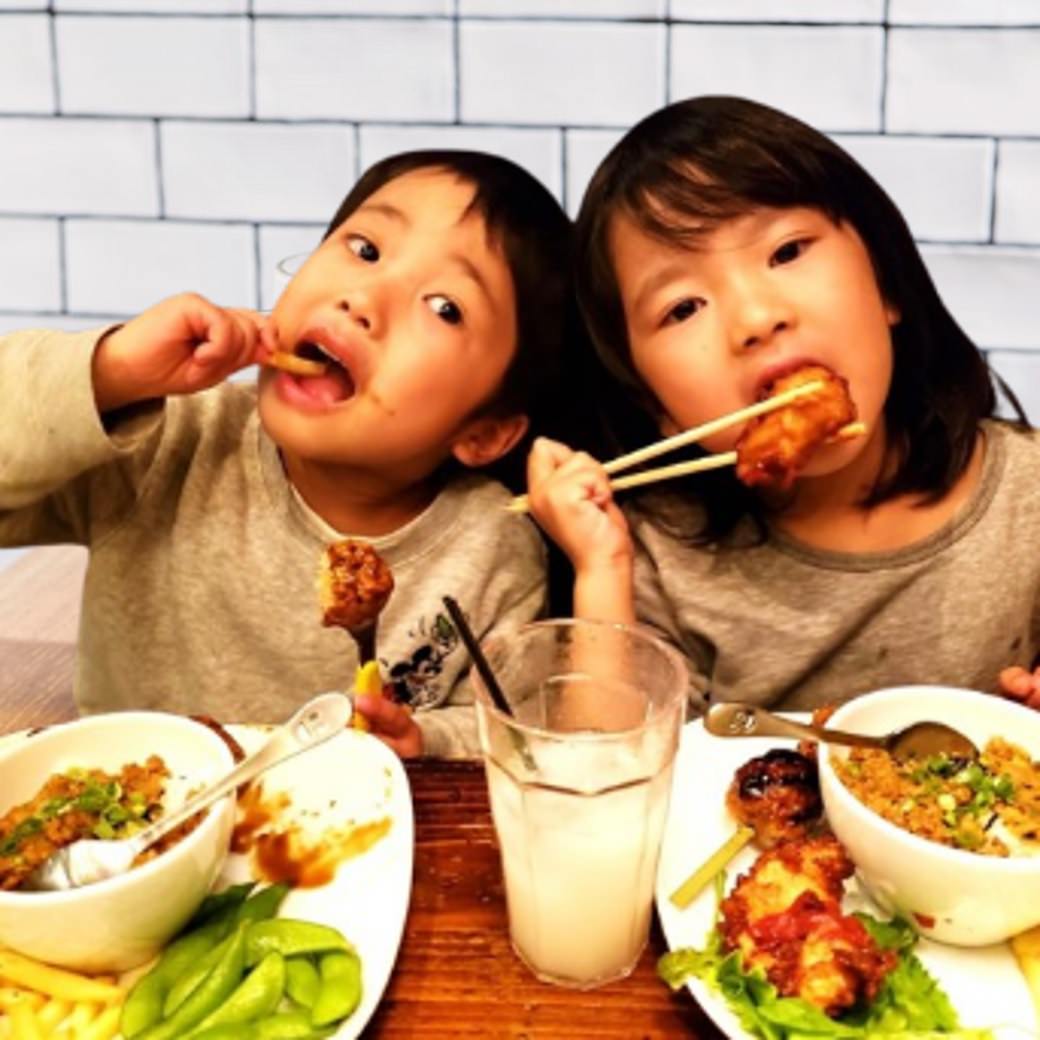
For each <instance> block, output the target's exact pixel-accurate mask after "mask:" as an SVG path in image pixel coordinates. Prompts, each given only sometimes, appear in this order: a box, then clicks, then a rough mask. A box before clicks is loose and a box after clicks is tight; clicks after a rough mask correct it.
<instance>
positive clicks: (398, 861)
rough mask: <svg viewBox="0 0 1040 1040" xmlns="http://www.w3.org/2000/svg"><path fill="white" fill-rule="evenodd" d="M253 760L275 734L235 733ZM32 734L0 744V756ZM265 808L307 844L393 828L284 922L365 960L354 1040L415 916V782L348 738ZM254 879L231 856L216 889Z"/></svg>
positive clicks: (326, 749) (316, 752)
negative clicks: (331, 931)
mask: <svg viewBox="0 0 1040 1040" xmlns="http://www.w3.org/2000/svg"><path fill="white" fill-rule="evenodd" d="M226 728H227V730H228V732H229V733H230V734H231V735H232V736H233V737H234V738H235V739H236V740H237V741H238V742H239V743H240V744H241V745H242V747H243V749H244V750H245V751H246V753H247V754H248V753H250V752H252V751H254V750H256V748H258V747H259V746H260V745H261V744H262V743H263V741H264V739H265V737H266V735H267V733H268V732H269V730H270V729H271V728H272V727H270V726H228V727H226ZM25 736H26V733H24V732H23V733H14V734H9V735H6V736H0V751H2V750H3V749H4V748H5V747H7V746H8V743H9V742H13V741H16V740H19V739H25ZM254 783H261V784H262V785H263V789H264V796H263V801H264V803H265V804H268V803H271V802H273V801H274V800H275V799H276V798H277V797H278V795H279V794H280V793H284V794H285V795H286V796H287V797H288V800H289V804H288V805H287V806H286V807H285V808H282V809H281V810H280V811H279V812H278V814H277V816H276V818H275V819H274V820H273V821H272V823H271V824H270V826H271V827H272V828H275V829H277V830H284V829H285V828H286V827H287V826H291V825H294V826H295V827H296V828H298V830H299V832H300V834H301V836H302V837H303V838H304V839H305V840H306V838H307V837H308V836H311V837H313V838H315V839H317V838H318V836H320V835H321V834H322V832H325V831H327V830H328V829H334V830H337V831H339V830H344V829H347V828H349V827H351V826H353V825H355V824H364V823H367V822H375V821H379V820H382V819H384V818H389V819H390V821H391V823H390V829H389V831H388V832H387V833H386V835H385V836H384V837H382V838H381V839H380V840H379V841H377V842H376V843H375V844H374V845H372V846H371V848H369V849H368V850H367V851H366V852H364V853H362V854H361V855H357V856H354V857H353V858H350V859H346V860H344V861H343V862H341V863H340V865H339V867H338V869H337V870H336V873H335V875H334V877H333V879H332V881H330V882H329V883H328V884H326V885H322V886H321V887H318V888H296V889H293V890H292V891H291V892H290V893H289V894H288V895H287V896H286V897H285V901H284V902H283V903H282V906H281V909H280V910H279V914H278V915H279V917H295V918H301V919H303V920H306V921H318V922H320V923H322V924H327V925H331V926H332V927H334V928H338V929H339V930H340V931H341V932H342V933H343V934H344V935H345V936H346V937H347V938H348V939H349V940H350V941H351V942H352V943H353V944H354V946H355V947H356V948H357V951H358V954H359V955H360V957H361V972H362V976H361V979H362V997H361V1003H360V1005H359V1006H358V1008H357V1010H356V1011H355V1012H354V1014H353V1015H351V1016H350V1018H348V1019H347V1020H346V1021H345V1022H344V1023H343V1025H342V1026H341V1027H340V1029H339V1030H338V1031H337V1032H336V1034H335V1040H353V1038H354V1037H357V1036H359V1035H360V1033H361V1031H362V1029H364V1027H365V1025H366V1023H367V1022H368V1020H369V1019H370V1018H371V1017H372V1013H373V1012H374V1011H375V1009H376V1007H377V1006H378V1004H379V1000H380V998H381V996H382V994H383V990H384V989H385V988H386V984H387V981H388V979H389V978H390V972H391V971H392V970H393V966H394V961H395V960H396V959H397V949H398V947H399V946H400V943H401V933H402V931H403V930H404V921H405V917H406V915H407V913H408V901H409V897H410V895H411V889H412V852H413V849H414V846H415V830H414V824H413V819H412V799H411V792H410V789H409V787H408V777H407V775H406V774H405V771H404V769H403V768H402V766H401V763H400V760H399V759H398V758H397V756H396V755H395V754H394V753H393V752H392V751H390V750H389V748H387V747H386V746H385V745H384V744H382V743H381V742H380V741H378V740H376V739H375V738H374V737H371V736H369V735H368V734H366V733H361V732H359V731H357V730H344V731H343V733H341V734H340V735H338V736H336V737H333V738H332V739H331V740H328V741H326V742H325V743H324V744H321V745H319V746H318V747H315V748H311V749H310V750H309V751H305V752H303V753H302V754H300V755H297V756H296V757H295V758H291V759H289V760H288V761H287V762H283V763H282V764H281V765H278V766H274V767H273V768H271V769H269V770H267V772H265V773H263V774H261V775H260V777H258V778H257V780H256V781H254ZM252 876H253V874H252V870H251V865H250V861H249V857H248V856H246V855H239V854H235V853H232V854H231V855H229V856H228V858H227V862H226V863H225V866H224V869H223V871H222V872H221V875H220V877H219V878H218V879H217V882H216V884H215V885H214V888H215V889H221V888H224V887H226V886H227V885H229V884H232V883H235V882H240V881H247V880H249V879H250V878H251V877H252Z"/></svg>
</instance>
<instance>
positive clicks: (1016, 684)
mask: <svg viewBox="0 0 1040 1040" xmlns="http://www.w3.org/2000/svg"><path fill="white" fill-rule="evenodd" d="M999 681H1000V692H1001V693H1002V694H1003V695H1004V696H1005V697H1009V698H1011V699H1012V700H1016V701H1020V702H1021V703H1022V704H1024V705H1025V706H1026V707H1027V708H1040V667H1037V668H1035V669H1034V670H1033V671H1032V672H1029V671H1026V669H1025V668H1021V667H1019V666H1018V665H1015V666H1014V667H1012V668H1005V669H1004V670H1003V671H1002V672H1001V673H1000V680H999Z"/></svg>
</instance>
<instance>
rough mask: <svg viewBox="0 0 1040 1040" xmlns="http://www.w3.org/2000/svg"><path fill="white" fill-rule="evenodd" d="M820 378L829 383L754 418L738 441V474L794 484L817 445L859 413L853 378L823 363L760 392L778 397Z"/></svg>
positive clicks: (779, 485) (774, 484)
mask: <svg viewBox="0 0 1040 1040" xmlns="http://www.w3.org/2000/svg"><path fill="white" fill-rule="evenodd" d="M816 380H819V381H820V382H822V383H823V386H822V387H821V388H820V389H819V390H816V391H814V392H812V393H807V394H806V395H805V396H804V397H799V398H798V399H797V400H795V401H792V402H791V403H790V404H788V405H785V406H784V407H783V408H778V409H776V411H773V412H767V413H766V414H765V415H761V416H758V417H757V418H755V419H752V420H751V421H750V422H749V423H748V424H747V426H746V427H745V429H744V432H743V433H742V434H741V435H740V439H739V440H738V441H737V478H738V479H739V480H741V481H743V482H744V483H745V484H747V485H748V486H749V487H755V486H764V487H771V488H775V489H777V490H784V489H786V488H789V487H790V486H791V484H792V483H793V481H794V478H795V477H796V476H797V475H798V473H799V472H800V471H801V470H802V468H803V467H804V466H805V464H806V462H808V460H809V457H810V456H811V455H812V453H813V452H814V451H816V449H817V448H819V446H820V445H821V444H823V443H825V442H826V441H827V440H829V439H830V438H832V437H834V436H835V435H836V434H837V433H838V431H839V430H841V429H842V427H844V426H847V425H848V424H849V423H851V422H852V421H853V420H854V419H855V418H856V406H855V404H854V403H853V401H852V398H851V397H849V384H848V382H847V381H846V380H845V379H843V378H842V377H841V376H839V375H837V374H836V373H834V372H832V371H831V370H830V369H828V368H824V367H823V366H822V365H806V366H804V367H803V368H799V369H797V370H796V371H794V372H790V373H788V374H787V375H785V376H781V377H780V378H779V379H775V380H773V382H772V383H770V384H769V385H768V386H766V387H765V389H764V391H763V393H762V394H761V395H760V399H761V400H763V401H764V400H766V399H767V398H769V397H775V396H776V395H777V394H780V393H783V392H784V391H786V390H794V389H795V388H796V387H799V386H804V385H805V384H806V383H811V382H814V381H816Z"/></svg>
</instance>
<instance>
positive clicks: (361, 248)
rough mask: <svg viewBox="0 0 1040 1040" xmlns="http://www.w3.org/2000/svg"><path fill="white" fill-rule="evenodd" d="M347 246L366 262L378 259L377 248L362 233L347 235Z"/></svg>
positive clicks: (372, 262) (371, 262)
mask: <svg viewBox="0 0 1040 1040" xmlns="http://www.w3.org/2000/svg"><path fill="white" fill-rule="evenodd" d="M347 246H348V248H349V249H350V251H351V252H352V253H353V254H354V255H355V256H356V257H357V258H358V259H359V260H364V261H365V263H366V264H374V263H375V262H376V261H377V260H378V259H379V250H378V249H377V248H376V246H375V245H373V244H372V243H371V242H369V240H368V239H367V238H365V237H364V235H349V236H348V237H347Z"/></svg>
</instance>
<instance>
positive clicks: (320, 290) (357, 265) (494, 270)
mask: <svg viewBox="0 0 1040 1040" xmlns="http://www.w3.org/2000/svg"><path fill="white" fill-rule="evenodd" d="M472 198H473V187H472V185H470V184H467V183H465V182H464V181H462V180H460V179H459V178H458V177H456V176H455V175H454V174H452V173H449V172H442V171H439V170H418V171H414V172H411V173H407V174H404V175H402V176H400V177H398V178H396V179H395V180H392V181H390V182H389V183H387V184H385V185H383V187H381V188H380V189H378V190H377V191H375V192H373V194H372V195H370V196H369V197H368V198H367V199H366V200H365V202H364V203H362V204H361V206H359V207H358V209H357V210H356V211H355V212H354V213H353V214H351V216H349V217H347V219H346V220H345V221H344V222H343V223H342V224H341V225H340V226H339V227H338V228H337V229H336V230H335V231H334V232H333V233H332V234H331V235H330V237H329V238H327V239H326V240H325V241H324V242H323V243H322V244H321V246H319V247H318V249H317V250H315V252H314V253H313V254H312V255H311V256H310V257H309V258H308V260H307V262H306V263H305V264H304V265H303V267H302V268H301V269H300V270H299V272H298V273H297V274H296V275H295V277H294V278H293V279H292V281H291V282H290V283H289V285H288V286H287V287H286V289H285V291H284V292H283V294H282V296H281V297H280V298H279V300H278V302H277V304H276V306H275V309H274V313H273V315H272V322H273V324H274V328H275V330H276V334H277V338H278V343H279V348H280V349H281V350H283V351H288V352H300V353H303V354H305V355H307V356H311V355H314V354H315V353H316V352H320V353H321V354H324V355H325V356H326V357H327V358H330V359H333V363H332V364H330V365H329V366H328V371H327V372H326V374H325V375H322V376H314V377H305V376H297V375H290V374H288V373H286V372H274V371H271V370H267V371H265V372H264V373H263V375H262V378H261V387H260V401H259V405H260V414H261V417H262V419H263V422H264V425H265V427H266V429H267V430H268V432H269V433H270V435H271V436H272V437H273V439H274V440H275V441H276V442H277V443H278V444H279V445H280V446H281V447H282V449H283V451H285V452H286V453H287V454H290V455H292V454H295V455H298V456H299V457H301V458H303V459H307V460H311V461H314V462H325V463H331V464H334V465H336V464H338V465H346V466H354V467H362V468H365V469H374V470H376V471H378V472H379V473H380V474H387V475H393V476H394V477H396V478H400V479H403V480H413V479H420V478H421V477H424V476H426V475H427V474H428V473H429V472H431V471H432V470H433V469H434V468H436V466H437V464H439V463H440V462H441V461H443V460H444V459H445V458H447V457H448V456H449V455H450V454H451V453H452V451H453V450H454V449H455V446H456V444H457V443H458V442H459V440H460V438H464V437H466V435H467V432H468V431H469V427H470V425H471V422H470V417H471V416H472V415H473V413H474V412H475V411H476V410H477V409H478V408H479V406H480V405H482V404H484V403H485V402H486V401H487V400H488V399H489V398H490V397H491V396H492V395H493V393H494V392H495V391H496V389H497V388H498V386H499V384H500V383H501V381H502V377H503V375H504V374H505V372H506V369H507V367H508V365H509V363H510V360H511V359H512V356H513V352H514V350H515V345H516V315H515V297H514V291H513V280H512V276H511V273H510V270H509V267H508V264H507V263H506V260H505V257H504V255H503V254H502V252H501V250H500V249H498V248H497V246H496V245H495V244H494V243H493V242H491V241H490V240H489V238H488V233H487V227H486V225H485V223H484V219H483V217H482V216H481V215H480V214H479V213H477V212H469V211H468V207H469V204H470V202H471V201H472ZM474 421H476V422H491V420H474ZM520 421H521V422H522V420H520ZM464 461H488V460H483V459H476V460H470V459H465V460H464Z"/></svg>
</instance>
